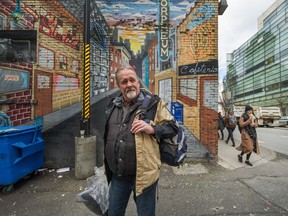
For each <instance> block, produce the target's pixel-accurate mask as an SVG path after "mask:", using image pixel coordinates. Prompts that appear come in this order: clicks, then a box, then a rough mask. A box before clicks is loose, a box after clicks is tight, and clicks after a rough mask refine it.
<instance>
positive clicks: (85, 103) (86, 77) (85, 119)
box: [80, 0, 90, 135]
mask: <svg viewBox="0 0 288 216" xmlns="http://www.w3.org/2000/svg"><path fill="white" fill-rule="evenodd" d="M83 41H84V48H83V51H84V61H83V98H82V118H81V123H80V133H81V131H84V133H85V135H90V0H85V4H84V35H83Z"/></svg>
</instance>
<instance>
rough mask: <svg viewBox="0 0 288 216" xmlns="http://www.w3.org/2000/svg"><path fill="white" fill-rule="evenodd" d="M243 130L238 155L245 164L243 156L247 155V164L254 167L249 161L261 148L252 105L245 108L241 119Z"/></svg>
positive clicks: (240, 123)
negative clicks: (253, 153) (252, 154)
mask: <svg viewBox="0 0 288 216" xmlns="http://www.w3.org/2000/svg"><path fill="white" fill-rule="evenodd" d="M239 125H240V128H241V144H240V146H239V147H237V148H236V149H237V150H239V151H241V153H240V154H239V155H238V160H239V162H241V163H242V162H243V155H244V154H246V160H245V163H246V164H247V165H248V166H253V164H252V163H251V162H250V161H249V159H250V156H251V153H252V151H254V152H255V153H257V154H259V153H260V152H259V146H258V140H257V133H256V128H257V127H258V123H257V118H256V117H255V115H254V113H253V108H252V107H251V106H250V105H246V106H245V113H243V114H242V115H241V117H240V119H239Z"/></svg>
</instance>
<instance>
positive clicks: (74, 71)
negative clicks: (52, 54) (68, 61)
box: [72, 59, 80, 73]
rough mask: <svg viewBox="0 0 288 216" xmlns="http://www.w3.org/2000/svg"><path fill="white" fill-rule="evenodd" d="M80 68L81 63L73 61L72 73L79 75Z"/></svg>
mask: <svg viewBox="0 0 288 216" xmlns="http://www.w3.org/2000/svg"><path fill="white" fill-rule="evenodd" d="M79 70H80V67H79V61H77V60H75V59H73V61H72V72H73V73H79Z"/></svg>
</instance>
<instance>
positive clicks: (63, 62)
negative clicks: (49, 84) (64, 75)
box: [59, 55, 67, 70]
mask: <svg viewBox="0 0 288 216" xmlns="http://www.w3.org/2000/svg"><path fill="white" fill-rule="evenodd" d="M59 67H60V69H63V70H67V58H66V56H64V55H60V56H59Z"/></svg>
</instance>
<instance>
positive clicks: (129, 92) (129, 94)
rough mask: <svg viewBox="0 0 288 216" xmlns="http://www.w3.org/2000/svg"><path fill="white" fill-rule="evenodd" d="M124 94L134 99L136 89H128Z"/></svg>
mask: <svg viewBox="0 0 288 216" xmlns="http://www.w3.org/2000/svg"><path fill="white" fill-rule="evenodd" d="M126 95H127V98H129V99H131V100H132V99H134V98H135V97H136V91H132V90H130V91H128V92H127V94H126Z"/></svg>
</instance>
